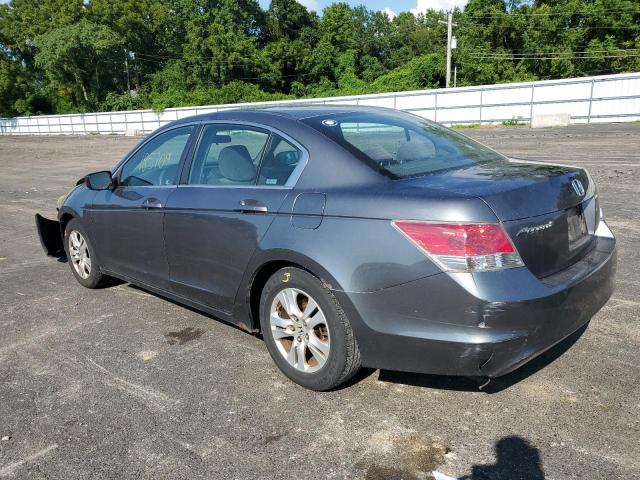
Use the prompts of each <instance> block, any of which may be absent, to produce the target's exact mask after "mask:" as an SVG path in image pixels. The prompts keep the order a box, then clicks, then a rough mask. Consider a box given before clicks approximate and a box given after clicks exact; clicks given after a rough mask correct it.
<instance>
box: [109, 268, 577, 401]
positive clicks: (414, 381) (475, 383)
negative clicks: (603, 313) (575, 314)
mask: <svg viewBox="0 0 640 480" xmlns="http://www.w3.org/2000/svg"><path fill="white" fill-rule="evenodd" d="M114 280H115V279H114ZM124 283H127V282H124V281H120V280H116V281H114V283H113V284H111V286H113V285H119V284H124ZM127 286H128V287H130V288H132V289H134V290H140V291H143V292H145V293H148V294H150V295H153V296H155V297H158V298H161V299H163V300H165V301H167V302H171V303H173V304H174V305H177V306H179V307H182V308H186V309H187V310H190V311H192V312H194V313H197V314H199V315H203V316H205V317H208V318H210V319H212V320H215V321H218V322H221V323H224V324H225V325H229V326H230V327H233V328H235V329H237V330H240V331H241V332H244V333H248V334H249V335H251V336H253V337H257V338H259V339H260V340H262V335H261V334H260V332H250V331H248V330H245V329H243V328H241V327H240V326H238V325H235V324H233V323H229V322H225V321H224V320H221V319H220V318H218V317H216V316H214V315H211V314H209V313H207V312H204V311H202V310H199V309H197V308H193V307H191V306H189V305H185V304H183V303H180V302H177V301H174V300H172V299H170V298H167V297H165V296H162V295H159V294H157V293H155V292H152V291H149V290H147V289H145V288H142V287H139V286H137V285H133V284H131V283H129V284H128V285H127ZM587 326H588V324H587V325H585V326H583V327H581V328H580V329H579V330H577V331H576V332H574V333H573V334H571V335H570V336H568V337H567V338H565V339H564V340H563V341H562V342H560V343H558V344H557V345H555V346H554V347H552V348H550V349H549V350H547V351H546V352H544V353H542V354H541V355H539V356H538V357H536V358H534V359H533V360H532V361H530V362H528V363H526V364H525V365H523V366H522V367H520V368H519V369H517V370H515V371H514V372H511V373H509V374H507V375H504V376H502V377H499V378H495V379H492V380H491V381H490V382H489V384H486V382H487V379H486V378H485V377H461V376H449V375H429V374H423V373H411V372H396V371H391V370H380V371H379V374H378V380H379V381H381V382H389V383H397V384H403V385H412V386H416V387H424V388H435V389H439V390H453V391H464V392H475V391H479V390H482V392H485V393H489V394H492V393H498V392H501V391H502V390H505V389H507V388H509V387H511V386H513V385H515V384H516V383H518V382H520V381H522V380H524V379H525V378H527V377H530V376H531V375H533V374H535V373H536V372H538V371H539V370H542V369H543V368H545V367H546V366H547V365H549V364H550V363H552V362H553V361H555V360H556V359H557V358H558V357H560V356H561V355H562V354H564V352H566V351H567V350H569V349H570V348H571V347H572V346H573V344H574V343H576V342H577V341H578V339H579V338H580V337H581V336H582V334H583V333H584V332H585V331H586V329H587ZM375 372H376V369H373V368H361V369H360V371H359V372H358V373H357V374H356V375H354V376H353V378H351V379H349V380H348V381H347V382H345V383H343V384H341V385H339V386H337V387H336V388H335V389H334V391H337V390H342V389H344V388H349V387H350V386H352V385H355V384H357V383H359V382H361V381H363V380H364V379H366V378H368V377H370V376H371V375H373V374H374V373H375Z"/></svg>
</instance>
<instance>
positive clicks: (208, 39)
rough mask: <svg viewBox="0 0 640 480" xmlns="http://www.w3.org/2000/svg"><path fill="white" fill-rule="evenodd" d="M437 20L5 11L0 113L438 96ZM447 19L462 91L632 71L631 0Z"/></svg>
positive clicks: (231, 2) (292, 5)
mask: <svg viewBox="0 0 640 480" xmlns="http://www.w3.org/2000/svg"><path fill="white" fill-rule="evenodd" d="M363 3H364V2H363ZM445 18H446V15H445V13H444V12H440V11H434V10H428V11H426V12H425V13H423V14H420V15H417V16H416V15H413V14H412V13H409V12H404V13H400V14H399V15H398V16H396V17H395V18H394V19H393V20H391V19H390V18H389V17H388V16H387V15H386V14H384V13H382V12H376V11H371V10H369V9H368V8H367V7H366V6H359V7H355V8H354V7H350V6H349V5H347V4H346V3H343V2H336V3H333V4H332V5H330V6H329V7H327V8H325V9H324V11H323V12H322V13H321V15H318V14H316V13H315V12H310V11H308V10H307V9H306V8H305V7H304V6H302V5H301V4H300V3H298V2H297V1H295V0H272V1H271V3H270V5H269V8H268V9H266V10H262V9H261V8H260V5H259V4H258V2H257V0H12V1H11V2H10V3H8V4H2V5H0V115H2V116H12V115H31V114H42V113H51V112H59V113H67V112H78V111H89V110H103V111H107V110H130V109H138V108H154V109H156V110H161V109H163V108H167V107H173V106H187V105H194V104H217V103H233V102H247V101H262V100H277V99H288V98H301V97H313V96H335V95H349V94H359V93H378V92H385V91H401V90H415V89H424V88H438V87H443V86H444V82H445V57H446V25H444V24H443V23H442V20H444V19H445ZM454 21H455V22H456V25H457V26H456V27H455V31H454V33H455V35H456V37H457V38H458V49H457V50H455V51H454V58H453V60H454V64H456V65H457V66H458V69H457V71H458V75H457V82H458V85H461V86H462V85H477V84H484V83H497V82H514V81H527V80H535V79H547V78H561V77H570V76H581V75H591V74H604V73H617V72H626V71H637V70H639V69H640V4H639V3H638V0H590V1H588V2H585V1H582V0H563V1H557V0H534V1H525V0H469V2H468V3H467V5H466V6H465V8H464V10H459V9H458V10H456V11H455V12H454ZM125 62H126V63H125ZM126 70H128V81H129V84H130V86H131V89H132V90H133V93H131V92H129V91H128V90H127V71H126Z"/></svg>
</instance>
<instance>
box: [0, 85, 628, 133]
mask: <svg viewBox="0 0 640 480" xmlns="http://www.w3.org/2000/svg"><path fill="white" fill-rule="evenodd" d="M584 85H589V87H588V90H589V93H588V95H587V94H586V92H585V94H580V95H577V96H576V95H575V90H576V88H577V89H581V88H583V86H584ZM600 85H605V86H606V87H605V88H604V90H605V91H604V92H602V93H604V94H602V93H599V94H598V95H595V96H594V91H595V90H596V87H598V86H600ZM517 90H520V92H518V93H517V94H516V95H515V96H516V98H514V99H513V100H510V101H504V102H500V101H498V102H496V101H495V99H494V100H489V101H485V100H487V96H489V95H491V96H493V97H495V92H498V93H500V92H503V93H504V94H505V96H508V95H510V94H513V92H514V91H517ZM599 90H603V89H602V88H600V89H599ZM609 91H610V93H611V94H608V93H609ZM461 98H468V100H464V101H461V100H460V99H461ZM474 100H475V101H474ZM621 101H622V103H617V104H616V103H611V102H621ZM607 102H609V103H608V104H607ZM311 103H323V104H340V103H342V104H344V103H347V104H356V105H380V106H386V107H391V108H399V109H400V110H404V111H408V112H412V113H415V114H417V115H421V116H424V117H427V118H430V119H432V120H435V121H441V122H442V123H445V124H486V123H494V124H495V123H501V122H505V121H512V120H517V121H522V122H529V121H531V119H532V118H533V116H534V115H536V114H541V113H549V112H550V113H559V112H558V108H561V109H564V110H563V111H562V113H568V114H570V115H571V119H572V122H581V123H591V122H592V121H606V120H607V119H615V120H629V121H631V120H636V119H640V73H631V74H618V75H605V76H599V77H587V78H577V79H563V80H545V81H538V82H525V83H513V84H497V85H482V86H474V87H459V88H449V89H434V90H421V91H412V92H395V93H381V94H368V95H357V96H347V97H330V98H318V99H302V100H285V101H278V102H258V103H245V104H233V105H212V106H198V107H179V108H170V109H167V110H165V111H164V112H153V111H152V110H137V111H126V112H96V113H86V114H66V115H44V116H32V117H17V118H6V119H0V134H3V135H59V134H92V133H97V134H124V133H125V132H127V131H137V132H140V133H148V132H151V131H153V130H155V129H156V128H158V127H159V126H161V125H163V124H165V123H168V122H170V121H172V120H175V119H178V118H182V117H185V116H190V115H196V114H200V113H207V112H217V111H222V110H229V109H235V108H242V107H260V106H282V105H287V104H295V105H300V104H302V105H304V104H311ZM416 104H418V105H416ZM420 104H422V105H420ZM605 104H607V105H608V106H607V108H606V109H605V111H602V109H599V111H594V107H601V106H602V105H605ZM552 107H553V108H552ZM555 107H558V108H555ZM492 110H493V112H492ZM496 110H499V111H500V112H501V113H500V114H498V113H496Z"/></svg>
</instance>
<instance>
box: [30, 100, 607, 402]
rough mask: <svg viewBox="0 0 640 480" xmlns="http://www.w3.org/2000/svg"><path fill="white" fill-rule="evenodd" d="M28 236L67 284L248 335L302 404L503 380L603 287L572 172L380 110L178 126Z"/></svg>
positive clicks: (574, 326) (232, 117)
mask: <svg viewBox="0 0 640 480" xmlns="http://www.w3.org/2000/svg"><path fill="white" fill-rule="evenodd" d="M36 222H37V226H38V231H39V234H40V238H41V240H42V243H43V246H44V248H45V250H46V251H47V253H48V254H49V255H52V256H58V257H63V256H64V257H66V258H67V259H68V261H69V265H70V266H71V271H72V272H73V274H74V276H75V277H76V279H77V280H78V282H79V283H80V284H82V285H84V286H85V287H88V288H97V287H100V286H104V285H108V284H109V283H110V282H111V281H113V279H114V278H116V279H120V280H124V281H127V282H131V283H133V284H136V285H139V286H141V287H142V288H145V289H147V290H149V291H152V292H155V293H157V294H158V295H161V296H164V297H167V298H169V299H172V300H174V301H178V302H181V303H184V304H185V305H189V306H191V307H194V308H197V309H200V310H202V311H204V312H208V313H209V314H211V315H213V316H215V317H216V318H219V319H221V320H224V321H227V322H229V323H232V324H235V325H237V326H238V327H240V328H242V329H245V330H247V331H249V332H253V333H260V334H262V336H263V338H264V340H265V344H266V347H267V349H268V350H269V353H270V354H271V356H272V358H273V360H274V362H275V363H276V365H277V366H278V367H279V368H280V370H282V372H283V373H284V374H285V375H287V376H288V377H289V378H290V379H292V380H293V381H295V382H297V383H299V384H300V385H303V386H305V387H307V388H311V389H315V390H327V389H331V388H334V387H336V386H337V385H339V384H341V383H343V382H345V381H347V380H348V379H349V378H351V377H352V376H353V375H354V374H355V373H356V372H357V371H358V369H359V368H360V367H361V366H366V367H373V368H385V369H395V370H405V371H413V372H426V373H434V374H446V375H467V376H477V377H486V378H492V377H497V376H500V375H504V374H506V373H508V372H510V371H512V370H514V369H516V368H518V367H519V366H520V365H522V364H523V363H525V362H526V361H528V360H530V359H532V358H533V357H535V356H536V355H538V354H540V353H542V352H543V351H545V350H546V349H548V348H550V347H551V346H553V345H555V344H556V343H558V342H560V341H561V340H563V339H564V338H566V337H567V336H569V335H571V334H572V333H573V332H575V331H576V330H578V329H580V328H582V327H583V326H585V325H586V324H587V323H588V322H589V320H590V319H591V317H592V316H593V315H594V314H595V313H596V312H597V311H598V310H599V309H600V308H601V307H602V306H603V305H604V304H605V302H606V301H607V300H608V299H609V297H610V296H611V294H612V292H613V288H614V277H615V268H616V241H615V239H614V237H613V235H612V233H611V231H610V230H609V228H608V227H607V225H606V223H605V221H604V220H603V218H602V212H601V209H600V208H599V205H598V192H597V189H596V186H595V184H594V182H593V180H592V178H591V177H590V176H589V174H588V173H587V172H586V171H585V170H583V169H580V168H576V167H571V166H566V165H551V164H541V163H534V162H525V161H521V160H515V159H511V158H506V157H505V156H503V155H501V154H499V153H497V152H495V151H493V150H491V149H489V148H487V147H485V146H483V145H481V144H479V143H477V142H475V141H473V140H471V139H469V138H467V137H465V136H464V135H461V134H459V133H457V132H455V131H453V130H450V129H447V128H445V127H442V126H440V125H437V124H435V123H433V122H430V121H427V120H425V119H423V118H420V117H416V116H413V115H410V114H406V113H401V112H397V111H393V110H387V109H378V108H360V107H351V106H345V107H337V106H331V107H329V106H301V107H277V108H276V107H274V108H264V109H259V110H234V111H225V112H219V113H214V114H207V115H201V116H197V117H190V118H184V119H181V120H178V121H176V122H173V123H170V124H168V125H165V126H164V127H162V128H160V129H159V130H157V131H156V132H154V133H153V134H151V135H150V136H149V137H147V138H146V139H144V140H143V141H141V142H140V144H139V145H138V146H136V147H135V148H134V149H133V150H132V151H131V152H130V153H129V154H128V155H126V156H125V158H124V159H122V160H121V161H120V162H119V163H117V164H116V166H115V167H114V168H113V169H112V170H111V171H104V172H97V173H93V174H90V175H87V176H86V177H85V178H83V179H81V180H80V181H79V182H78V185H77V186H76V188H75V189H74V190H72V191H71V192H70V193H69V194H68V195H66V197H65V198H63V199H61V201H60V202H59V209H58V218H57V220H55V221H54V220H47V219H45V218H44V217H42V216H40V215H38V216H37V217H36Z"/></svg>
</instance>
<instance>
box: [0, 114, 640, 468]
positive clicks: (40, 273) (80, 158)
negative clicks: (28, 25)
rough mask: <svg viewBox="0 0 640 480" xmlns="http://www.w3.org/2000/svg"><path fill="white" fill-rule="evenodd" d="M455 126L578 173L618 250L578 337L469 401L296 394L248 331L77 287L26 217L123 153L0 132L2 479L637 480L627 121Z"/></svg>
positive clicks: (437, 386) (638, 388)
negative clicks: (605, 288)
mask: <svg viewBox="0 0 640 480" xmlns="http://www.w3.org/2000/svg"><path fill="white" fill-rule="evenodd" d="M463 131H464V132H465V133H467V134H469V135H471V136H473V137H476V138H478V139H480V140H481V141H482V142H483V143H486V144H488V145H490V146H492V147H495V148H496V149H498V150H500V151H502V152H504V153H508V154H510V155H513V156H516V157H520V158H529V159H535V160H542V161H552V162H557V163H570V164H576V165H582V166H585V167H587V168H588V169H589V171H590V172H591V173H592V174H593V176H594V178H595V179H596V181H597V183H598V186H599V189H600V195H601V206H602V207H603V208H604V211H605V216H606V218H607V221H608V223H609V225H610V226H611V228H612V230H613V231H614V233H615V234H616V236H617V238H618V242H619V243H618V245H619V268H618V286H617V290H616V292H615V294H614V297H613V298H612V299H611V300H610V301H609V303H608V304H607V305H606V306H605V307H604V308H603V309H602V310H601V311H600V312H599V313H598V314H597V315H596V316H595V317H594V318H593V320H592V322H591V324H590V325H589V327H588V329H586V331H584V332H582V334H581V335H580V334H577V335H575V336H574V337H572V338H570V339H568V340H567V341H565V342H563V343H562V344H560V345H559V346H558V347H556V348H554V349H553V350H551V351H549V352H547V353H546V354H544V355H543V356H541V357H539V358H538V359H536V360H535V361H534V362H532V363H530V364H528V365H526V366H525V367H523V368H521V369H520V370H518V371H516V372H514V373H513V374H511V375H509V376H508V377H505V378H503V379H501V380H499V381H498V382H496V383H495V384H493V385H490V388H489V389H488V390H487V391H479V390H478V389H477V383H476V382H474V381H472V380H469V379H464V378H454V377H436V376H427V375H414V374H404V373H397V372H387V371H365V372H363V374H361V375H360V376H358V377H357V378H356V379H355V380H354V381H353V382H351V384H349V385H348V386H346V387H345V388H342V389H339V390H337V391H333V392H328V393H314V392H311V391H307V390H305V389H303V388H301V387H298V386H297V385H295V384H293V383H291V382H290V381H288V380H287V379H286V378H285V377H284V376H283V375H282V374H280V372H279V371H278V370H277V368H276V367H275V365H274V364H273V363H272V362H271V360H270V358H269V355H268V354H267V351H266V349H265V347H264V345H263V344H262V341H261V340H260V338H258V337H255V336H252V335H250V334H247V333H246V332H243V331H241V330H239V329H237V328H234V327H231V326H229V325H226V324H224V323H222V322H220V321H218V320H216V319H215V318H213V317H210V316H207V315H204V314H201V313H198V312H196V311H193V310H191V309H188V308H185V307H183V306H180V305H178V304H175V303H172V302H169V301H167V300H165V299H163V298H160V297H158V296H155V295H152V294H149V293H147V292H145V291H144V290H141V289H139V288H135V287H132V286H129V285H127V284H120V285H117V286H114V287H111V288H106V289H102V290H93V291H91V290H87V289H84V288H82V287H81V286H80V285H79V284H78V283H77V282H76V281H75V280H74V278H73V276H72V274H71V272H70V270H69V267H68V265H67V264H65V263H60V262H57V261H55V260H53V259H51V258H47V257H45V256H44V254H43V252H42V250H41V247H40V245H39V243H38V239H37V236H36V231H35V227H34V219H33V216H34V214H35V213H36V212H40V213H43V214H45V215H48V216H50V217H53V216H54V215H55V202H56V199H57V198H58V196H60V195H62V194H64V193H66V191H68V190H69V189H70V188H71V187H72V186H73V184H74V183H75V181H76V180H77V179H78V178H80V177H81V176H82V175H83V174H85V173H88V172H91V171H96V170H102V169H105V168H109V167H111V166H112V165H113V164H114V163H115V162H116V161H117V160H118V159H119V158H121V156H122V155H123V154H124V153H125V152H126V151H128V150H129V149H130V148H131V147H132V146H133V145H134V144H135V142H136V141H137V139H132V138H125V137H113V136H107V137H97V136H87V137H0V478H29V479H40V478H42V479H45V478H46V479H65V480H71V479H89V478H113V479H125V478H126V479H129V478H167V479H175V478H208V479H289V478H305V479H316V478H318V479H320V478H338V479H343V478H354V479H355V478H358V479H367V480H374V479H392V478H393V479H400V478H402V479H421V478H431V477H430V472H431V471H433V470H437V471H438V472H442V473H444V474H447V475H450V476H453V477H465V476H466V477H465V478H467V479H474V480H480V479H492V480H497V479H510V480H513V479H526V480H539V479H542V478H546V479H578V478H580V479H586V478H588V479H612V480H613V479H632V478H640V353H639V352H640V274H639V271H640V253H639V252H640V123H629V124H611V125H586V126H572V127H568V128H558V129H546V130H531V129H529V128H526V127H510V128H477V129H467V130H463Z"/></svg>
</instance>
